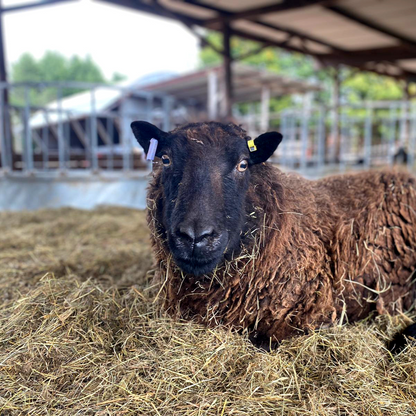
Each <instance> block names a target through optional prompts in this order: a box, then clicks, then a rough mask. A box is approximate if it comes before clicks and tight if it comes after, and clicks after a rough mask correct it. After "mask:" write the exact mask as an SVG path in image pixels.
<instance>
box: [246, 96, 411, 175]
mask: <svg viewBox="0 0 416 416" xmlns="http://www.w3.org/2000/svg"><path fill="white" fill-rule="evenodd" d="M335 120H338V121H339V123H338V125H335V123H334V121H335ZM242 121H243V123H244V125H245V126H248V129H249V133H250V134H251V135H254V136H255V135H257V134H259V133H260V132H261V131H260V123H261V120H260V116H258V115H251V116H249V117H242ZM273 129H276V130H278V131H280V132H281V133H282V134H283V137H284V140H283V142H282V144H281V145H280V147H279V149H278V151H277V152H276V154H275V156H274V162H276V163H278V164H279V165H281V166H283V167H285V168H288V169H295V170H297V169H300V170H304V169H307V168H315V169H321V168H324V167H327V166H328V165H330V166H331V167H332V168H334V169H337V170H339V171H343V170H346V169H348V168H351V167H357V168H367V169H368V168H370V167H377V166H392V165H394V164H396V163H401V164H404V165H407V167H408V169H409V170H413V169H414V167H415V157H416V155H415V153H416V103H415V102H408V101H384V102H383V101H381V102H368V103H365V104H364V105H344V106H342V107H341V108H340V109H339V116H338V117H335V116H334V109H332V108H325V107H323V106H314V107H313V108H312V107H310V108H303V109H287V110H284V111H282V112H281V113H278V114H271V115H270V121H269V130H273Z"/></svg>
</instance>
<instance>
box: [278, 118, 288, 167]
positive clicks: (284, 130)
mask: <svg viewBox="0 0 416 416" xmlns="http://www.w3.org/2000/svg"><path fill="white" fill-rule="evenodd" d="M280 126H281V133H282V136H283V142H282V148H281V153H280V154H281V155H282V157H281V162H280V164H281V165H282V166H286V164H287V144H288V140H289V137H288V134H287V117H286V112H284V111H282V113H281V116H280Z"/></svg>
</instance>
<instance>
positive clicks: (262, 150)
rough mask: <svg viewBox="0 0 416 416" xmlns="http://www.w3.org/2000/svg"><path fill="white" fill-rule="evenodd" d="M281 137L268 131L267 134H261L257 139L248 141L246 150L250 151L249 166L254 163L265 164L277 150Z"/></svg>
mask: <svg viewBox="0 0 416 416" xmlns="http://www.w3.org/2000/svg"><path fill="white" fill-rule="evenodd" d="M282 139H283V136H282V135H281V134H280V133H278V132H277V131H270V132H268V133H264V134H261V135H260V136H259V137H257V139H254V140H249V141H248V142H247V145H248V149H249V151H250V160H249V163H250V164H251V165H255V164H256V163H262V162H265V161H266V160H267V159H268V158H269V157H270V156H271V155H272V154H273V153H274V151H275V150H276V149H277V146H279V144H280V142H281V141H282Z"/></svg>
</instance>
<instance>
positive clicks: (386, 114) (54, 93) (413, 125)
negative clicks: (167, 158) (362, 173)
mask: <svg viewBox="0 0 416 416" xmlns="http://www.w3.org/2000/svg"><path fill="white" fill-rule="evenodd" d="M77 91H78V92H77ZM74 92H76V94H75V95H71V96H66V95H67V94H69V93H74ZM42 95H43V96H44V97H45V96H46V98H48V102H49V104H47V105H37V101H38V100H39V97H40V96H42ZM176 104H177V103H176V102H175V100H174V99H173V98H172V97H170V96H167V95H163V94H159V93H151V92H146V91H139V90H137V89H132V88H123V87H117V86H110V85H101V84H89V83H74V82H71V83H23V84H6V83H0V173H2V174H9V175H69V174H80V173H82V174H86V173H105V172H108V173H110V172H111V173H114V172H120V173H123V174H126V173H128V172H137V171H140V170H144V169H147V168H148V165H147V163H146V162H145V160H144V158H143V154H142V151H141V148H140V147H139V146H138V144H137V143H136V140H135V139H134V137H133V134H132V132H131V129H130V123H131V122H132V121H133V120H137V119H141V120H147V121H149V122H152V123H154V124H156V125H158V126H159V127H160V128H162V129H164V130H169V129H171V128H172V127H173V126H175V125H176V124H180V123H183V122H184V121H186V115H184V111H185V112H186V111H189V112H192V109H191V108H189V109H185V110H184V108H180V107H179V106H177V105H176ZM238 117H239V119H238V121H239V122H240V123H241V124H243V126H244V127H245V128H246V129H248V131H249V133H250V134H251V135H252V136H255V135H256V134H259V133H261V131H260V130H261V129H260V126H261V125H262V127H264V125H263V124H264V120H262V119H261V116H260V115H257V114H250V115H249V116H241V115H239V116H238ZM273 129H275V130H279V131H281V132H282V134H283V136H284V140H283V142H282V144H281V146H280V147H279V149H278V151H277V152H276V154H275V156H274V158H273V161H274V162H275V163H277V164H279V165H280V166H282V167H283V168H284V169H287V170H302V171H307V170H314V171H316V172H318V174H320V172H323V171H324V170H325V169H328V170H329V171H345V170H347V169H353V168H357V169H367V168H370V167H375V166H391V165H393V164H395V163H398V162H401V163H404V164H406V165H407V167H408V168H409V169H410V170H413V169H414V165H415V151H416V103H414V102H402V101H394V102H369V103H366V104H365V105H348V106H347V105H344V106H342V107H341V108H340V109H339V113H338V114H336V113H335V110H334V109H332V108H325V107H323V106H314V105H311V103H310V102H309V103H308V105H305V106H304V108H300V109H286V110H284V111H282V112H281V113H279V114H270V117H269V130H273Z"/></svg>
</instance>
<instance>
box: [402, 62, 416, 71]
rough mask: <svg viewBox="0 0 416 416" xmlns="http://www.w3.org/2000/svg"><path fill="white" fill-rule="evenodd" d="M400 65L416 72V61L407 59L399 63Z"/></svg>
mask: <svg viewBox="0 0 416 416" xmlns="http://www.w3.org/2000/svg"><path fill="white" fill-rule="evenodd" d="M399 65H400V66H401V67H402V68H404V69H407V70H408V71H414V72H416V59H406V60H401V61H399Z"/></svg>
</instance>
